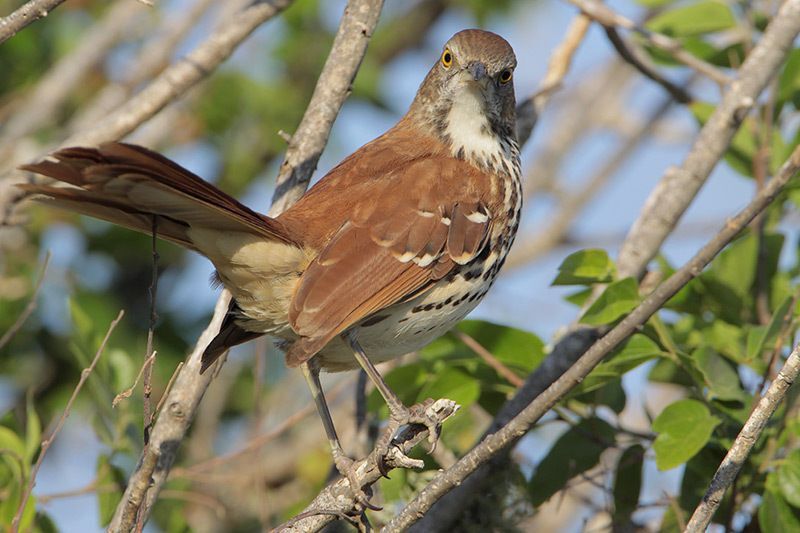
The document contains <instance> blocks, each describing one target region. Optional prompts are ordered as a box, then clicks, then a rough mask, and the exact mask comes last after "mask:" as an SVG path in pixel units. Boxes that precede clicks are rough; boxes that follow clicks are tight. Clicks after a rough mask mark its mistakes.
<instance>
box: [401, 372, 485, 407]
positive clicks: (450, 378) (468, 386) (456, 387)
mask: <svg viewBox="0 0 800 533" xmlns="http://www.w3.org/2000/svg"><path fill="white" fill-rule="evenodd" d="M480 393H481V386H480V384H479V383H478V381H477V380H476V379H475V378H474V377H472V376H470V375H469V374H466V373H464V372H462V371H461V370H458V369H456V368H446V369H445V370H444V371H442V372H439V374H438V375H436V377H435V378H434V379H433V380H432V381H430V382H428V383H427V384H425V386H424V387H422V390H420V392H419V394H418V395H417V401H424V400H426V399H428V398H434V399H437V398H447V399H450V400H453V401H454V402H456V403H457V404H458V405H460V406H461V408H462V409H464V408H466V407H468V406H470V405H472V404H473V403H475V400H477V399H478V396H480Z"/></svg>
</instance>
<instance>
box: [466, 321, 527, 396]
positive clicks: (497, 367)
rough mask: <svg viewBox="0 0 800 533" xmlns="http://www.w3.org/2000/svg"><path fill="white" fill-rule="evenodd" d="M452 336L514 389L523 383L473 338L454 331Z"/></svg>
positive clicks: (522, 380) (523, 381)
mask: <svg viewBox="0 0 800 533" xmlns="http://www.w3.org/2000/svg"><path fill="white" fill-rule="evenodd" d="M453 334H454V335H455V336H456V337H457V338H458V340H460V341H461V342H463V343H464V344H466V345H467V347H468V348H469V349H470V350H472V351H473V352H475V353H476V354H478V356H479V357H480V358H481V359H483V361H484V362H485V363H486V364H487V365H489V366H490V367H492V368H493V369H494V371H495V372H497V373H498V374H499V375H500V376H502V377H503V379H505V380H506V381H508V382H509V383H511V384H512V385H514V386H515V387H520V386H522V384H523V383H525V380H524V379H522V378H521V377H519V376H518V375H516V374H515V373H514V371H513V370H511V369H510V368H508V367H507V366H506V365H504V364H503V362H502V361H500V360H499V359H498V358H497V357H495V356H494V354H492V352H490V351H489V350H487V349H486V348H484V347H483V345H482V344H481V343H479V342H478V341H476V340H475V339H474V338H472V337H471V336H469V335H467V334H466V333H464V332H463V331H458V330H454V331H453Z"/></svg>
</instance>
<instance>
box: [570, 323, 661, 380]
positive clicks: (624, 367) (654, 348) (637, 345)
mask: <svg viewBox="0 0 800 533" xmlns="http://www.w3.org/2000/svg"><path fill="white" fill-rule="evenodd" d="M660 355H665V354H664V352H663V351H661V349H660V348H659V347H658V345H657V344H656V343H655V342H653V341H652V340H651V339H650V338H649V337H648V336H647V335H642V334H641V333H635V334H633V335H631V337H630V338H629V339H628V340H627V341H625V342H624V343H623V344H622V345H621V346H620V347H618V348H617V349H616V350H614V352H612V354H611V355H609V356H608V358H607V360H606V361H603V362H602V363H600V364H599V365H597V367H595V369H594V370H592V372H591V373H590V374H589V375H588V376H586V378H585V379H584V380H583V381H582V382H581V384H580V385H578V386H577V387H575V389H574V390H573V394H574V395H579V394H585V393H587V392H590V391H593V390H596V389H598V388H600V387H602V386H603V385H605V384H606V383H608V382H609V381H611V380H614V379H617V378H619V377H620V376H622V375H623V374H625V373H626V372H628V371H629V370H631V369H634V368H636V367H637V366H639V365H641V364H642V363H644V362H647V361H649V360H651V359H653V358H655V357H658V356H660Z"/></svg>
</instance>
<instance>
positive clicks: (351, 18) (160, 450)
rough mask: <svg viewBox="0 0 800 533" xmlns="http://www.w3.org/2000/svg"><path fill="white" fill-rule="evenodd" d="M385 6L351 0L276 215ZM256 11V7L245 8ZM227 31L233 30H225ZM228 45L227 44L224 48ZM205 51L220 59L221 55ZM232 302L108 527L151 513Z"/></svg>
mask: <svg viewBox="0 0 800 533" xmlns="http://www.w3.org/2000/svg"><path fill="white" fill-rule="evenodd" d="M281 5H282V6H283V7H285V6H286V5H288V2H283V3H281ZM269 7H270V8H271V9H272V11H271V13H272V14H275V13H277V8H275V7H273V6H272V5H270V6H269ZM382 7H383V1H382V0H350V2H349V3H348V5H347V8H346V9H345V13H344V15H343V17H342V21H341V23H340V25H339V30H338V32H337V35H336V37H335V39H334V43H333V46H332V48H331V52H330V54H329V56H328V59H327V60H326V62H325V66H324V67H323V69H322V73H321V74H320V77H319V80H318V81H317V88H316V89H315V91H314V94H313V96H312V97H311V102H310V103H309V106H308V108H307V109H306V113H305V114H304V116H303V120H302V121H301V123H300V126H299V127H298V133H297V134H295V135H294V137H293V140H292V142H291V143H290V146H289V148H288V149H287V161H288V160H289V153H290V152H291V153H292V154H294V155H293V159H292V160H291V161H288V162H285V163H284V164H283V165H282V167H281V170H282V174H285V176H286V177H285V178H284V180H283V182H282V183H281V184H280V185H281V186H279V187H278V189H277V190H276V193H275V197H274V198H273V208H272V210H271V211H270V212H271V213H272V214H276V213H278V212H280V210H282V209H283V208H285V207H287V206H288V205H291V203H292V200H291V199H292V198H294V195H296V194H297V193H298V192H300V193H302V191H303V190H305V187H306V186H307V184H308V180H309V178H310V176H311V173H312V172H313V169H314V167H315V166H316V159H314V163H313V165H310V164H308V162H309V161H310V160H311V159H312V158H313V157H314V154H317V156H316V158H317V159H318V157H319V155H318V154H319V153H321V151H322V149H323V148H324V145H325V143H326V142H327V138H328V131H324V132H323V131H322V130H321V129H320V128H318V127H316V126H315V125H317V126H318V125H321V124H324V125H325V126H326V127H327V128H330V126H331V125H332V124H333V120H334V119H335V116H336V114H338V112H339V110H340V109H341V106H342V104H343V103H344V101H345V99H346V98H347V96H348V94H349V93H350V85H351V83H352V80H353V78H354V77H355V73H356V71H357V70H358V66H359V65H360V64H361V60H362V58H363V56H364V53H365V52H366V47H367V43H368V42H369V38H370V36H371V35H372V32H373V30H374V28H375V26H376V25H377V21H378V17H379V15H380V11H381V9H382ZM251 9H253V8H252V7H251V8H248V9H247V10H245V11H249V10H251ZM242 23H243V21H242V16H241V13H240V14H239V15H236V16H234V17H233V18H232V19H231V21H229V22H228V23H226V24H225V25H224V26H223V27H222V28H221V29H220V31H223V30H225V28H227V29H228V30H230V29H231V28H229V26H230V25H232V24H233V25H236V24H239V25H241V24H242ZM251 31H252V30H251ZM225 33H226V34H227V33H228V32H227V31H225ZM249 33H250V31H247V32H246V33H238V34H237V35H242V39H243V38H244V37H246V36H247V35H248V34H249ZM223 42H224V43H227V42H228V40H227V39H224V40H223ZM201 46H202V45H201ZM225 48H226V49H227V48H228V47H227V46H225ZM230 51H232V49H231V50H230ZM209 52H210V51H209ZM206 55H208V56H214V57H216V55H217V54H215V53H211V54H206ZM220 61H221V60H220ZM217 64H218V63H217ZM214 66H216V65H214ZM165 74H166V72H165ZM163 76H164V74H162V76H160V77H159V78H160V79H161V78H162V77H163ZM323 87H324V88H323ZM300 132H304V133H302V134H301V133H300ZM306 134H307V135H311V136H312V137H313V139H314V140H313V141H307V140H306V139H305V137H304V135H306ZM298 145H299V146H298ZM301 163H305V164H304V165H303V166H302V169H299V170H295V169H294V167H295V166H296V165H300V164H301ZM287 169H288V171H287ZM295 180H298V181H300V182H301V185H296V184H295ZM287 195H288V196H287ZM229 302H230V294H229V293H228V292H227V291H223V292H222V295H221V296H220V299H219V300H218V301H217V305H216V308H215V311H214V316H213V318H212V321H211V323H210V324H209V326H208V328H206V331H204V332H203V334H202V335H201V337H200V339H198V342H197V344H196V346H195V348H194V350H193V351H192V353H191V354H190V355H189V357H188V358H187V360H186V364H185V365H184V367H183V369H182V370H181V372H180V373H179V374H178V376H177V378H176V379H175V383H174V385H173V387H172V389H171V390H170V392H169V396H168V397H167V399H166V402H165V409H164V410H163V411H162V412H160V413H159V416H158V419H157V420H156V423H155V426H154V427H153V430H152V432H151V434H150V444H149V445H148V446H147V447H146V448H145V450H144V451H143V452H142V458H141V459H140V462H139V463H140V467H139V468H138V469H137V470H136V471H135V472H134V473H133V475H132V476H131V479H130V480H129V482H128V487H127V488H126V490H125V494H123V497H122V500H121V501H120V504H119V505H118V507H117V510H116V512H115V515H114V518H113V520H112V522H111V525H110V527H109V530H110V531H124V532H127V531H129V530H130V529H131V526H132V525H133V524H134V523H135V520H136V515H137V513H139V512H142V513H144V514H145V517H144V518H145V520H146V518H147V515H149V513H150V511H151V509H152V506H153V504H154V503H155V501H156V498H157V497H158V493H159V491H160V490H161V488H162V487H163V485H164V483H165V482H166V479H167V475H168V474H169V471H170V468H171V467H172V464H173V462H174V461H175V458H176V454H177V448H178V446H179V445H180V443H181V441H182V440H183V439H184V437H185V436H186V431H187V430H188V428H189V425H190V424H191V421H192V419H193V417H194V414H195V412H196V410H197V406H198V404H199V402H200V399H201V398H202V397H203V394H204V393H205V390H206V389H207V388H208V385H209V383H210V381H211V379H212V375H213V372H207V373H205V374H203V375H200V371H199V370H200V358H201V355H202V353H203V351H204V350H205V347H206V346H208V343H209V342H211V339H213V338H214V336H215V335H216V333H217V332H218V331H219V327H220V325H221V324H222V319H223V318H224V316H225V313H226V312H227V309H228V304H229ZM152 457H155V458H156V460H155V463H153V459H152ZM150 464H155V466H154V468H153V469H152V470H151V469H150V468H149V465H150ZM145 493H146V494H145ZM140 502H141V503H140ZM139 509H141V510H139Z"/></svg>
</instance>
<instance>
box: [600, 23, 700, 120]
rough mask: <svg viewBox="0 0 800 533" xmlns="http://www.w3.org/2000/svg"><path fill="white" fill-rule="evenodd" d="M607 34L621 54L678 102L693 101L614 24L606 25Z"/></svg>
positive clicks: (684, 90)
mask: <svg viewBox="0 0 800 533" xmlns="http://www.w3.org/2000/svg"><path fill="white" fill-rule="evenodd" d="M605 30H606V36H607V37H608V40H609V41H611V44H612V45H613V46H614V49H615V50H616V51H617V53H618V54H619V56H620V57H621V58H622V59H624V60H625V61H626V62H628V63H629V64H630V65H631V66H633V67H634V68H635V69H636V70H638V71H639V72H641V73H642V74H643V75H644V76H645V77H646V78H649V79H651V80H653V81H654V82H656V83H657V84H659V85H661V86H662V87H663V88H664V90H665V91H667V92H668V93H669V94H670V96H672V98H674V99H675V101H676V102H678V103H680V104H688V103H691V102H692V101H693V100H694V98H692V96H691V95H690V94H689V93H688V92H687V91H686V89H684V88H683V87H681V86H680V85H676V84H674V83H672V82H671V81H669V80H668V79H667V78H665V77H664V76H663V75H661V73H660V72H658V70H656V68H655V66H654V65H653V64H652V62H651V61H649V60H648V59H647V58H645V57H644V56H643V54H641V53H639V51H638V50H637V49H636V48H634V47H633V45H632V44H631V43H628V42H626V41H625V39H623V38H622V36H621V35H620V34H619V32H618V31H617V28H615V27H613V26H606V27H605Z"/></svg>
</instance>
